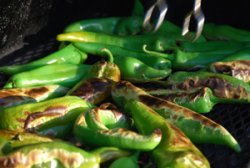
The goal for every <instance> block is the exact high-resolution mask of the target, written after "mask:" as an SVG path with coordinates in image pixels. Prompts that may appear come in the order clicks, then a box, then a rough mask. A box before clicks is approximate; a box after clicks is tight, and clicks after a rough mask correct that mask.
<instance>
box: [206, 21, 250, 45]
mask: <svg viewBox="0 0 250 168" xmlns="http://www.w3.org/2000/svg"><path fill="white" fill-rule="evenodd" d="M202 34H203V35H204V36H205V37H206V38H207V39H209V40H228V41H243V42H250V31H247V30H243V29H239V28H235V27H232V26H229V25H217V24H213V23H206V24H205V25H204V29H203V33H202Z"/></svg>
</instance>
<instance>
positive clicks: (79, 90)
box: [67, 78, 113, 104]
mask: <svg viewBox="0 0 250 168" xmlns="http://www.w3.org/2000/svg"><path fill="white" fill-rule="evenodd" d="M112 86H113V83H112V82H111V81H110V80H108V79H106V78H90V79H86V80H82V81H81V82H79V83H78V84H76V85H75V86H74V87H73V88H72V89H71V90H69V92H68V93H67V95H71V96H78V97H80V98H81V99H83V100H85V101H88V102H90V103H92V104H99V103H101V102H102V101H104V100H106V98H108V97H109V96H110V94H111V89H112Z"/></svg>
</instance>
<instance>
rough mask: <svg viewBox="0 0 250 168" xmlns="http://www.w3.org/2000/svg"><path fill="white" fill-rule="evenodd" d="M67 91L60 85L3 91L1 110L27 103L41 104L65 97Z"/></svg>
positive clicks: (0, 93)
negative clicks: (41, 102)
mask: <svg viewBox="0 0 250 168" xmlns="http://www.w3.org/2000/svg"><path fill="white" fill-rule="evenodd" d="M67 91H68V88H66V87H63V86H60V85H47V86H38V87H28V88H13V89H1V90H0V108H5V107H11V106H16V105H20V104H25V103H32V102H40V101H44V100H48V99H52V98H56V97H60V96H64V95H65V94H66V93H67Z"/></svg>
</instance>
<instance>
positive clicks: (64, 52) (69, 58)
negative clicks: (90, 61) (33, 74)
mask: <svg viewBox="0 0 250 168" xmlns="http://www.w3.org/2000/svg"><path fill="white" fill-rule="evenodd" d="M86 59H87V54H85V53H83V52H82V51H80V50H78V49H77V48H75V47H74V46H73V45H72V44H70V45H68V46H66V47H64V48H63V49H61V50H58V51H55V52H53V53H51V54H50V55H48V56H45V57H42V58H40V59H38V60H35V61H33V62H30V63H27V64H23V65H12V66H3V67H0V72H3V73H6V74H10V75H13V74H16V73H20V72H24V71H29V70H32V69H35V68H38V67H41V66H44V65H48V64H62V63H70V64H80V63H82V62H84V61H85V60H86Z"/></svg>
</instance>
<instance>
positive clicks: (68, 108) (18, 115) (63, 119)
mask: <svg viewBox="0 0 250 168" xmlns="http://www.w3.org/2000/svg"><path fill="white" fill-rule="evenodd" d="M90 108H92V105H91V104H90V103H88V102H86V101H84V100H82V99H80V98H79V97H75V96H65V97H60V98H55V99H51V100H47V101H43V102H38V103H29V104H23V105H19V106H15V107H9V108H5V109H3V110H2V111H1V113H0V129H7V130H13V131H28V132H35V133H39V134H41V135H48V136H54V137H61V136H63V137H64V136H65V135H66V134H67V133H69V131H71V128H72V126H73V122H74V120H75V119H76V118H77V117H78V115H80V114H81V113H82V112H84V111H87V110H89V109H90Z"/></svg>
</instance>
